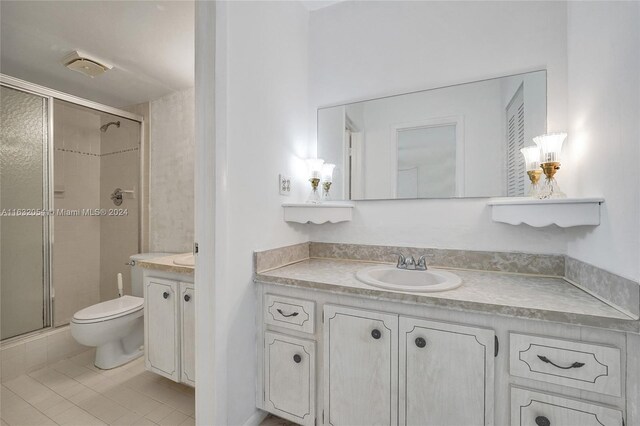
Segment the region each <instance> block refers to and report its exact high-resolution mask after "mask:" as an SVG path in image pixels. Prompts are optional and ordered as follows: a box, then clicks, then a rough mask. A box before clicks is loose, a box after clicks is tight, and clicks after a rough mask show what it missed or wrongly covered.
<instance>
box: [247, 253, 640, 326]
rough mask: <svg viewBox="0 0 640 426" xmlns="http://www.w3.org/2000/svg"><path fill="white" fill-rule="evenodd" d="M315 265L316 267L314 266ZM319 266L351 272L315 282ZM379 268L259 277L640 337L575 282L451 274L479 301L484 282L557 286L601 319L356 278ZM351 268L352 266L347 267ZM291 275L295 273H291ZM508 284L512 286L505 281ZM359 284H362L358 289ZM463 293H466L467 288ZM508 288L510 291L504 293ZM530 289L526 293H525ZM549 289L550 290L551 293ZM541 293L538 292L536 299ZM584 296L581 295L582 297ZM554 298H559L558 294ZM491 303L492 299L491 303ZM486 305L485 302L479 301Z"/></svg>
mask: <svg viewBox="0 0 640 426" xmlns="http://www.w3.org/2000/svg"><path fill="white" fill-rule="evenodd" d="M312 262H313V263H312ZM318 262H325V263H326V266H327V269H330V270H332V271H335V269H336V267H338V268H337V269H341V268H342V269H345V268H346V270H342V271H338V272H331V273H329V274H324V275H323V274H322V273H320V274H318V276H314V273H313V271H312V269H313V268H314V267H316V269H317V267H318V265H317V263H318ZM373 264H380V263H379V262H364V261H354V260H336V259H331V260H328V259H313V258H312V259H304V260H301V261H299V262H295V263H292V264H289V265H286V266H282V267H280V268H275V269H271V270H269V271H262V272H260V273H257V274H256V275H255V281H256V282H262V283H266V284H276V285H281V286H286V287H299V288H308V289H313V290H321V291H326V292H329V293H334V294H348V295H359V296H364V297H367V298H371V299H375V300H388V301H393V302H400V303H410V304H420V305H426V306H434V307H440V308H446V309H453V310H460V311H465V312H469V311H472V312H478V313H489V314H496V315H500V316H509V317H517V318H527V319H536V320H543V321H552V322H560V323H566V324H574V325H583V326H590V327H597V328H605V329H611V330H617V331H625V332H633V333H639V332H640V321H638V320H635V319H633V318H631V317H629V316H627V315H626V314H624V313H622V312H620V311H619V310H617V309H615V308H614V307H612V306H610V305H608V304H606V303H605V302H602V301H601V300H599V299H597V298H595V297H594V296H591V295H589V294H588V293H586V292H584V291H583V290H581V289H579V288H578V287H576V286H574V285H573V284H571V283H570V282H568V281H566V280H564V279H563V278H559V277H544V276H535V275H526V274H513V273H503V272H487V271H470V270H455V269H451V271H452V272H454V273H458V274H460V275H463V276H464V277H463V281H465V284H466V285H467V286H468V287H467V290H469V289H470V288H471V289H473V290H474V291H475V292H476V293H475V295H478V296H486V294H482V293H479V292H478V291H480V292H483V291H484V290H485V289H484V288H483V287H482V285H483V284H482V281H485V282H487V279H490V280H491V281H493V280H497V281H502V282H503V284H504V283H505V282H506V283H508V282H509V280H513V281H514V282H519V284H518V285H520V286H522V285H524V286H527V285H528V284H529V283H534V287H539V286H540V285H547V283H550V284H552V285H551V286H550V287H548V288H549V289H550V290H551V289H553V290H554V291H555V292H556V293H557V292H558V291H560V292H564V291H565V290H566V292H567V293H570V294H571V295H572V294H575V295H578V294H579V295H580V298H582V299H583V300H584V301H585V302H586V303H587V304H589V305H593V306H594V307H596V308H597V309H594V310H601V311H602V312H599V314H596V315H594V314H586V313H576V312H571V311H570V310H567V311H563V310H560V309H544V308H541V307H539V306H537V307H529V306H522V304H521V306H511V305H509V304H505V303H502V304H500V303H490V302H487V301H486V300H485V301H482V300H474V298H475V297H474V292H473V291H472V292H469V294H468V295H467V296H466V298H465V299H464V300H461V299H460V298H450V297H448V295H447V293H450V294H452V295H453V293H452V292H455V291H456V290H451V291H449V292H439V293H407V292H398V291H392V290H385V289H378V288H375V287H370V286H367V285H365V284H363V283H359V282H358V281H357V280H356V278H355V277H354V276H353V270H354V268H361V267H365V266H369V265H373ZM344 265H350V266H346V267H345V266H344ZM305 268H307V269H309V271H308V272H309V273H308V275H307V276H305V277H304V278H302V277H301V275H304V269H305ZM287 271H290V272H291V273H287ZM474 276H475V277H480V278H482V279H479V280H478V281H479V283H477V282H473V283H472V282H471V281H472V280H473V279H474ZM505 280H506V281H505ZM355 282H357V284H355ZM465 284H463V286H462V287H460V289H462V288H463V287H464V285H465ZM503 288H504V287H503ZM524 288H526V287H524ZM546 289H547V287H545V290H546ZM535 291H537V290H535V289H534V290H533V292H534V293H535ZM576 292H578V293H576ZM552 293H553V292H552ZM540 295H541V296H547V297H549V296H553V294H543V292H540ZM485 298H486V297H485ZM479 299H482V297H479Z"/></svg>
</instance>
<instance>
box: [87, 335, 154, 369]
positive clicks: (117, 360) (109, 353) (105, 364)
mask: <svg viewBox="0 0 640 426" xmlns="http://www.w3.org/2000/svg"><path fill="white" fill-rule="evenodd" d="M142 355H144V348H139V349H137V350H134V351H133V352H130V353H125V352H124V350H123V347H122V342H121V341H117V342H110V343H107V344H106V345H103V346H100V347H98V348H96V359H95V361H94V362H93V365H95V366H96V367H98V368H99V369H101V370H111V369H112V368H116V367H120V366H122V365H125V364H126V363H128V362H131V361H133V360H134V359H136V358H140V357H141V356H142Z"/></svg>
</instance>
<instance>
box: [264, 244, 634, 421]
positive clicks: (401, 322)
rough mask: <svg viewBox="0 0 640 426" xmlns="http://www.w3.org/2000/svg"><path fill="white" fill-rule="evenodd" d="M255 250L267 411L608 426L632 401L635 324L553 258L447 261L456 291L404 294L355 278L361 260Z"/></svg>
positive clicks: (326, 417) (309, 416)
mask: <svg viewBox="0 0 640 426" xmlns="http://www.w3.org/2000/svg"><path fill="white" fill-rule="evenodd" d="M311 244H313V243H311ZM264 253H265V254H266V256H265V257H271V258H272V259H278V262H279V263H280V266H278V265H276V263H278V262H275V263H274V262H271V264H270V265H267V263H269V262H268V261H264V260H261V259H260V256H261V253H257V259H256V260H257V261H256V265H257V266H256V269H257V271H258V272H257V274H256V282H257V286H258V287H257V291H258V300H259V312H258V322H259V338H258V359H259V362H258V365H259V373H258V387H257V389H258V392H257V405H258V407H259V408H262V409H264V410H266V411H268V412H271V413H273V414H275V415H277V416H279V417H282V418H285V419H288V420H291V421H294V422H296V423H299V424H304V425H313V424H325V425H354V424H366V425H370V424H389V425H396V424H401V425H409V424H411V425H438V426H443V425H452V426H455V425H507V424H512V425H538V426H544V425H581V426H582V425H584V426H587V425H607V426H609V425H623V424H624V419H625V413H626V411H627V409H633V408H628V406H629V405H630V404H634V403H635V404H637V403H638V400H637V398H638V394H637V389H635V387H631V388H630V389H631V390H630V393H629V395H627V383H626V382H627V377H628V376H627V374H632V371H629V372H627V356H628V353H629V352H628V351H630V350H631V348H629V349H628V348H627V339H626V333H627V332H633V333H637V332H638V321H637V320H635V319H634V318H631V317H630V316H628V315H627V314H625V313H623V312H620V311H619V310H618V309H615V308H614V307H612V306H610V305H608V304H607V303H604V302H603V301H601V300H599V299H597V298H595V297H593V296H591V295H590V294H588V293H586V292H584V291H582V290H580V289H579V288H577V287H576V286H574V285H573V284H571V283H569V282H568V281H567V280H565V279H563V278H562V277H559V276H553V275H556V274H554V273H553V271H552V270H551V269H553V268H554V266H553V265H551V266H549V268H547V269H550V270H544V269H545V267H544V266H541V272H542V273H541V274H539V275H531V274H523V273H510V272H505V271H496V270H494V271H483V270H461V269H460V270H453V269H451V270H449V272H451V273H453V274H455V275H457V276H459V277H460V278H461V280H462V285H461V286H460V287H458V288H455V289H453V290H449V291H443V292H432V293H425V292H422V293H411V292H407V291H394V290H390V289H382V288H376V287H373V286H370V285H367V284H365V283H363V282H362V281H360V280H358V279H357V278H356V274H357V272H358V271H361V270H363V269H364V268H367V267H370V266H371V265H372V263H371V262H369V261H366V260H364V259H362V258H361V259H360V260H354V259H340V258H330V259H327V258H306V259H305V258H300V259H292V258H291V259H288V261H283V258H286V257H287V256H286V253H285V255H284V257H283V256H282V255H276V256H273V253H267V252H264ZM303 257H304V256H303ZM360 257H364V256H360ZM525 263H526V262H525ZM533 263H535V262H533ZM544 263H545V262H544V261H542V262H540V265H543V264H544ZM530 264H531V263H529V265H530ZM282 265H284V266H282ZM378 265H380V263H378ZM391 266H392V267H393V266H395V265H391ZM260 268H264V269H262V270H261V269H260ZM407 272H410V273H414V274H421V273H424V272H423V271H407ZM629 356H631V355H629ZM634 356H637V355H634ZM633 368H635V367H632V368H631V369H633ZM629 380H630V381H632V380H631V379H629ZM633 381H635V380H633ZM633 381H632V382H633Z"/></svg>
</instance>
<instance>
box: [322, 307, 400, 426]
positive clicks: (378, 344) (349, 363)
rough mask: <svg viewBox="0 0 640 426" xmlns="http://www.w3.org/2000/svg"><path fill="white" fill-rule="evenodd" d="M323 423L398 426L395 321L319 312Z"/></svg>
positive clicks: (394, 318) (340, 309)
mask: <svg viewBox="0 0 640 426" xmlns="http://www.w3.org/2000/svg"><path fill="white" fill-rule="evenodd" d="M324 423H325V424H326V425H334V426H357V425H367V426H372V425H396V424H397V423H398V316H397V315H393V314H384V313H379V312H371V311H363V310H359V309H350V308H345V307H341V306H330V305H326V306H325V307H324Z"/></svg>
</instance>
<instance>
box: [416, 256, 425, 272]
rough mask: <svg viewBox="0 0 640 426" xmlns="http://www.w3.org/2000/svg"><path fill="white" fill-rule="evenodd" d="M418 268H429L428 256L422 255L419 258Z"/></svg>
mask: <svg viewBox="0 0 640 426" xmlns="http://www.w3.org/2000/svg"><path fill="white" fill-rule="evenodd" d="M416 269H422V270H425V271H426V270H427V269H428V268H427V257H426V256H424V255H422V256H420V257H419V258H418V261H417V262H416Z"/></svg>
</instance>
